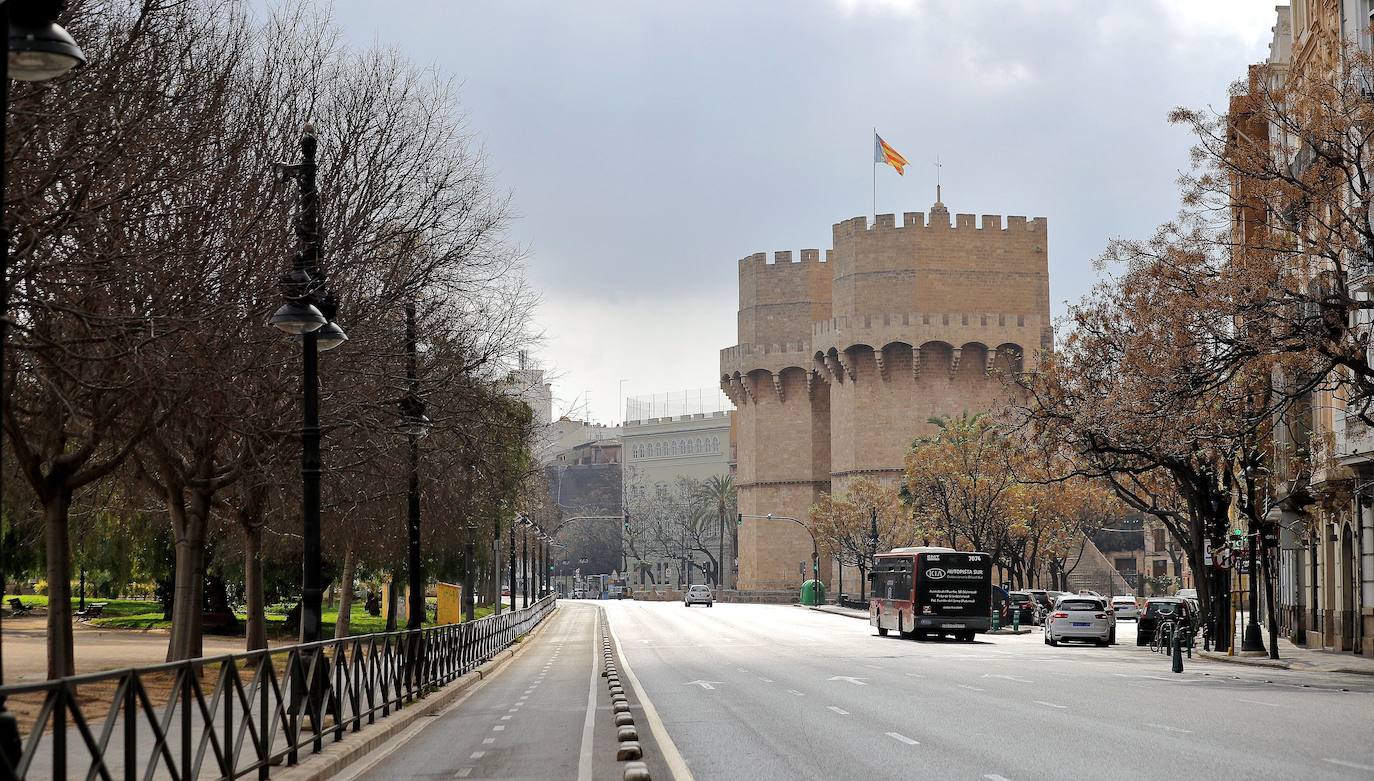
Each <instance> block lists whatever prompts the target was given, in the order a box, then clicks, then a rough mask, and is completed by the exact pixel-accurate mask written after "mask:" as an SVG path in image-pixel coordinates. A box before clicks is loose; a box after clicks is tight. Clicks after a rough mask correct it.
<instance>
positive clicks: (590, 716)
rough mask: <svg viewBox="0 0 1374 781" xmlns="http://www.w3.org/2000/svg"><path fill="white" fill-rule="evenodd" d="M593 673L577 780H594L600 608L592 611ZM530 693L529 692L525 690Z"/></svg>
mask: <svg viewBox="0 0 1374 781" xmlns="http://www.w3.org/2000/svg"><path fill="white" fill-rule="evenodd" d="M591 625H592V674H591V679H592V680H591V683H589V684H587V713H586V715H585V716H583V717H582V748H581V754H580V756H579V757H578V759H577V781H592V735H593V729H592V725H593V723H594V722H595V720H596V684H597V682H598V681H600V680H601V675H600V674H599V673H600V671H598V670H597V669H596V668H597V664H596V661H597V659H598V657H597V655H596V646H597V642H596V639H597V636H598V635H599V632H598V631H597V628H598V627H599V626H600V625H601V613H600V610H599V609H598V610H593V611H592V621H591ZM525 693H526V694H529V692H525Z"/></svg>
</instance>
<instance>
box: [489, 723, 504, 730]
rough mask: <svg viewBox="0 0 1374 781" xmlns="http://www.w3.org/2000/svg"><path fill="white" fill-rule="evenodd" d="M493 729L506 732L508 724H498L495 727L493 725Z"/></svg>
mask: <svg viewBox="0 0 1374 781" xmlns="http://www.w3.org/2000/svg"><path fill="white" fill-rule="evenodd" d="M491 731H492V732H505V731H506V725H505V724H497V725H496V726H495V727H492V728H491Z"/></svg>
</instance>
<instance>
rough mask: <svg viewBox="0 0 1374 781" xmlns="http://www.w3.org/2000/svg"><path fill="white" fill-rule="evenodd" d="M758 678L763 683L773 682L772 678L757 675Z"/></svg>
mask: <svg viewBox="0 0 1374 781" xmlns="http://www.w3.org/2000/svg"><path fill="white" fill-rule="evenodd" d="M759 680H760V681H763V682H764V683H772V682H773V679H772V678H764V677H762V676H759Z"/></svg>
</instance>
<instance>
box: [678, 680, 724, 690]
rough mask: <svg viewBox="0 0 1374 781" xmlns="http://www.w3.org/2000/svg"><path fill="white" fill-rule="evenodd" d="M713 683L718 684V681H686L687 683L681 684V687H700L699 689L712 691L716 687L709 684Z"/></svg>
mask: <svg viewBox="0 0 1374 781" xmlns="http://www.w3.org/2000/svg"><path fill="white" fill-rule="evenodd" d="M713 683H720V681H688V682H686V683H684V684H682V685H683V686H700V687H701V688H703V689H714V688H716V687H715V686H712V685H711V684H713Z"/></svg>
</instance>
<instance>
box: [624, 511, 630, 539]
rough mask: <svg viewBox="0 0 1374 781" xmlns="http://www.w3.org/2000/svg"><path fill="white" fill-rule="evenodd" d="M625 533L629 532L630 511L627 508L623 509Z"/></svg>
mask: <svg viewBox="0 0 1374 781" xmlns="http://www.w3.org/2000/svg"><path fill="white" fill-rule="evenodd" d="M625 533H626V534H629V533H630V511H629V510H626V511H625Z"/></svg>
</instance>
